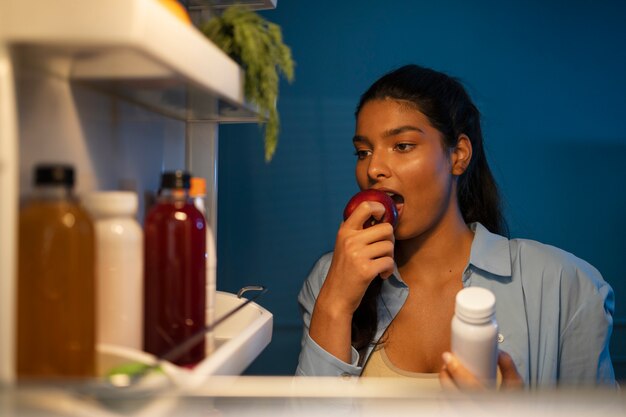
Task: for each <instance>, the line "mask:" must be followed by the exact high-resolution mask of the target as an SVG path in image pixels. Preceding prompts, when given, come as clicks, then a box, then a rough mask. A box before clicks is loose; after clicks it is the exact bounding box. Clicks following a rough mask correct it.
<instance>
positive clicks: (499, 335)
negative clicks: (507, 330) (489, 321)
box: [498, 333, 504, 343]
mask: <svg viewBox="0 0 626 417" xmlns="http://www.w3.org/2000/svg"><path fill="white" fill-rule="evenodd" d="M502 342H504V335H502V333H498V343H502Z"/></svg>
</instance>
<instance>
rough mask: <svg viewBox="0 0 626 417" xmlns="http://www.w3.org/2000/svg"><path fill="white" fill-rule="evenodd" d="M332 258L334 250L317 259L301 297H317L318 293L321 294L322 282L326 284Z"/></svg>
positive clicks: (303, 287)
mask: <svg viewBox="0 0 626 417" xmlns="http://www.w3.org/2000/svg"><path fill="white" fill-rule="evenodd" d="M332 260H333V252H327V253H325V254H323V255H322V256H320V257H319V258H318V259H317V261H316V262H315V263H314V264H313V267H312V268H311V270H310V272H309V275H308V277H307V279H306V281H305V282H304V285H303V286H302V290H301V291H300V298H302V297H305V298H313V299H314V298H317V294H319V292H320V289H321V288H322V284H324V280H325V279H326V275H328V270H329V269H330V263H331V262H332Z"/></svg>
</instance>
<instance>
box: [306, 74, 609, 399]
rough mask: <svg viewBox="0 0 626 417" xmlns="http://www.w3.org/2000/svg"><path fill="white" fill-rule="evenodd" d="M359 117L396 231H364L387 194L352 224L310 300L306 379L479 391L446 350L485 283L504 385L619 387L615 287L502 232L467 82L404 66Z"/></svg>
mask: <svg viewBox="0 0 626 417" xmlns="http://www.w3.org/2000/svg"><path fill="white" fill-rule="evenodd" d="M356 117H357V123H356V134H355V136H354V138H353V142H354V147H355V149H356V156H357V162H356V179H357V183H358V185H359V187H360V188H361V189H369V188H374V189H379V190H384V191H385V192H387V193H389V194H390V195H391V196H392V198H393V199H394V201H395V203H396V207H397V209H398V213H399V219H398V225H397V227H396V229H395V230H394V229H393V228H392V226H391V225H389V224H388V223H381V224H377V225H375V226H373V227H370V228H367V229H363V227H362V225H363V223H364V222H365V221H366V220H367V219H368V218H370V216H374V217H376V218H380V217H381V216H382V215H383V213H384V207H383V205H382V204H379V203H375V202H365V203H362V204H360V205H359V207H358V208H357V209H356V210H355V211H354V212H353V213H352V214H351V215H350V217H349V218H348V219H346V220H345V221H344V222H343V223H342V224H341V226H340V228H339V231H338V233H337V238H336V242H335V250H334V253H330V254H326V255H324V256H323V257H322V258H321V259H320V260H319V261H318V262H317V264H316V265H315V267H314V268H313V270H312V272H311V274H310V275H309V277H308V279H307V280H306V282H305V284H304V286H303V288H302V291H301V293H300V295H299V302H300V305H301V307H302V310H303V317H304V324H305V331H304V335H303V340H302V351H301V354H300V360H299V364H298V369H297V374H298V375H354V376H357V375H364V376H368V375H372V376H381V375H396V376H400V375H404V376H410V377H413V378H415V380H416V381H421V382H423V383H424V384H426V385H437V386H439V384H443V385H454V386H458V387H477V386H480V382H479V381H478V380H477V379H476V378H475V377H474V376H473V375H471V374H470V373H469V372H468V371H467V370H466V369H465V368H464V367H463V366H462V365H460V363H459V362H458V360H457V358H455V357H454V355H452V354H450V353H449V352H448V351H449V349H450V322H451V319H452V316H453V314H454V304H455V296H456V293H457V292H458V291H459V290H461V289H462V288H463V287H468V286H480V287H484V288H487V289H489V290H491V291H492V292H493V293H494V294H495V296H496V317H497V320H498V324H499V331H500V334H499V340H498V342H499V350H500V356H499V359H498V366H499V378H500V379H501V386H507V385H508V386H519V385H521V384H522V383H523V384H524V385H527V386H531V387H532V386H554V385H557V384H561V385H563V384H575V385H587V384H607V385H614V384H615V377H614V372H613V367H612V364H611V359H610V355H609V349H608V343H609V339H610V335H611V329H612V312H613V291H612V289H611V287H610V286H609V285H608V284H607V283H606V282H605V281H604V280H603V279H602V277H601V275H600V273H599V272H598V271H597V270H596V269H594V268H593V267H592V266H591V265H589V264H588V263H586V262H584V261H583V260H581V259H578V258H576V257H575V256H573V255H571V254H569V253H567V252H564V251H562V250H560V249H557V248H554V247H551V246H547V245H543V244H541V243H538V242H535V241H530V240H522V239H512V240H509V239H507V238H506V237H503V236H502V235H503V234H506V230H505V224H504V219H503V216H502V213H501V210H500V200H499V196H498V190H497V186H496V184H495V181H494V179H493V176H492V174H491V171H490V169H489V166H488V164H487V160H486V157H485V153H484V149H483V143H482V142H483V139H482V133H481V128H480V115H479V112H478V109H477V108H476V107H475V106H474V104H473V103H472V101H471V99H470V98H469V96H468V94H467V93H466V91H465V90H464V88H463V87H462V85H461V84H460V83H459V82H457V81H456V80H454V79H452V78H450V77H448V76H447V75H445V74H442V73H439V72H436V71H433V70H430V69H426V68H422V67H419V66H416V65H408V66H404V67H402V68H399V69H397V70H395V71H393V72H391V73H389V74H387V75H385V76H383V77H382V78H381V79H379V80H378V81H376V82H375V83H374V84H373V85H372V86H371V87H370V88H369V90H368V91H366V92H365V94H364V95H363V96H362V97H361V100H360V103H359V105H358V108H357V112H356ZM505 352H506V353H505Z"/></svg>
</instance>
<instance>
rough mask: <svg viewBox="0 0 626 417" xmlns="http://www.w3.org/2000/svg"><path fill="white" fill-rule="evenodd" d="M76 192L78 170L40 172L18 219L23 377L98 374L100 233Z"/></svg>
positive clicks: (19, 361) (57, 167)
mask: <svg viewBox="0 0 626 417" xmlns="http://www.w3.org/2000/svg"><path fill="white" fill-rule="evenodd" d="M73 186H74V169H73V167H72V166H69V165H59V164H50V165H39V166H37V167H36V170H35V193H34V196H33V198H32V199H31V201H30V202H29V203H28V204H27V205H26V206H25V207H24V208H23V209H22V211H21V213H20V225H19V261H18V283H17V298H18V301H17V374H18V377H20V378H23V377H26V378H28V377H89V376H94V375H95V351H96V346H95V344H96V310H95V309H96V307H95V305H96V288H95V267H94V227H93V224H92V221H91V219H90V217H89V215H88V214H87V212H86V211H85V210H84V209H83V208H81V207H80V206H79V205H78V204H77V202H76V200H75V198H74V196H73V194H72V189H73Z"/></svg>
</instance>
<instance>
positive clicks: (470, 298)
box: [452, 287, 498, 385]
mask: <svg viewBox="0 0 626 417" xmlns="http://www.w3.org/2000/svg"><path fill="white" fill-rule="evenodd" d="M495 308H496V297H495V296H494V295H493V293H492V292H491V291H489V290H487V289H485V288H480V287H469V288H464V289H462V290H461V291H459V293H458V294H457V295H456V307H455V314H454V317H453V318H452V353H454V354H455V355H456V356H457V358H458V359H459V360H460V361H461V363H462V364H463V365H464V366H465V367H466V368H467V369H468V370H469V371H470V372H472V373H473V374H474V375H475V376H476V377H477V378H478V379H479V380H481V381H482V382H483V383H485V384H487V385H493V384H494V383H495V381H496V369H497V358H498V342H497V337H498V324H497V323H496V318H495V311H496V310H495Z"/></svg>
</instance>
